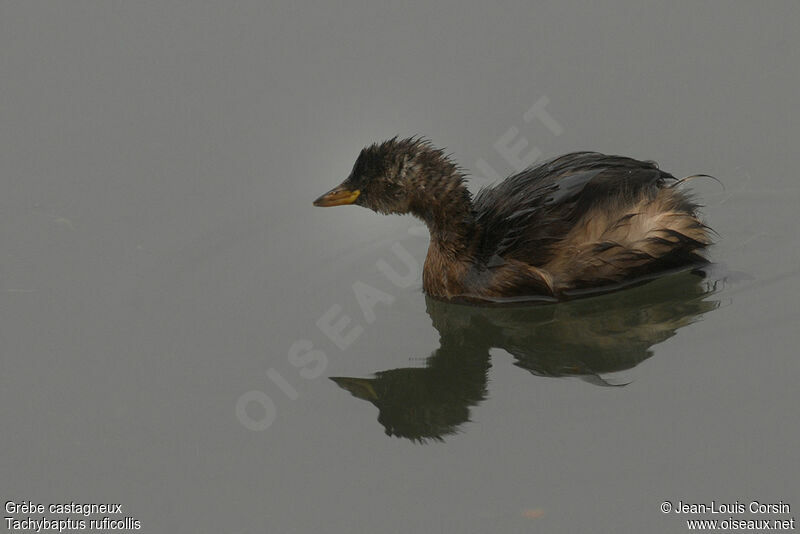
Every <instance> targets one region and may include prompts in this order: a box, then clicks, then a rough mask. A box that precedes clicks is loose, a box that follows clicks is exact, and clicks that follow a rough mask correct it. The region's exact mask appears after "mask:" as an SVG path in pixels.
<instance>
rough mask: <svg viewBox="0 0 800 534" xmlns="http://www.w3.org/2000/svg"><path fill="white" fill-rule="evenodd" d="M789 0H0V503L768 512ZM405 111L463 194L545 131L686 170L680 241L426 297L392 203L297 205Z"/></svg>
mask: <svg viewBox="0 0 800 534" xmlns="http://www.w3.org/2000/svg"><path fill="white" fill-rule="evenodd" d="M798 20H800V5H799V4H797V3H794V2H788V1H787V2H773V3H769V4H758V3H752V2H744V1H741V2H703V3H694V2H681V3H672V2H644V3H642V2H599V3H573V2H560V1H559V2H536V3H532V2H523V1H519V2H516V1H510V2H472V3H471V4H470V5H465V4H464V3H461V2H450V1H445V2H437V3H427V4H423V3H420V4H419V5H417V6H406V5H401V3H390V4H389V5H385V4H384V3H374V2H351V1H347V2H344V3H343V4H333V3H331V4H321V3H320V4H311V3H303V2H300V3H297V2H252V1H245V2H236V3H211V2H192V3H188V2H187V3H181V2H163V3H162V2H158V3H147V2H96V1H94V2H90V1H83V0H78V1H74V2H55V1H53V2H3V3H1V4H0V362H1V363H2V373H0V429H1V430H0V460H1V461H0V497H2V500H3V503H4V506H5V503H6V502H7V501H13V502H22V501H27V500H30V501H33V502H34V503H43V504H50V503H69V502H76V503H102V502H109V503H121V504H123V506H124V514H122V515H124V516H131V517H135V518H136V519H137V520H138V521H140V522H141V527H142V528H141V531H142V532H155V533H162V532H163V533H184V532H185V533H190V532H191V533H195V532H226V533H240V532H241V533H244V532H269V533H272V532H275V533H289V532H298V533H301V532H302V533H305V532H326V533H349V532H371V533H372V532H380V533H382V532H388V533H393V532H397V533H407V532H421V533H439V532H447V533H450V532H453V533H488V532H503V533H516V532H648V533H661V532H685V531H687V530H688V529H687V526H686V523H685V522H686V520H687V519H696V518H699V519H724V518H727V517H730V516H731V514H727V515H726V514H716V515H714V514H711V513H707V514H694V515H693V514H690V513H682V514H679V513H675V512H670V513H667V514H665V513H662V511H661V506H662V503H663V502H664V501H670V502H671V503H672V504H673V505H678V503H679V502H683V503H685V504H686V503H690V504H691V503H711V502H712V501H715V502H716V503H735V502H736V501H739V502H740V503H743V504H744V505H745V506H747V505H749V503H750V502H751V501H759V502H761V503H778V502H780V501H782V502H783V503H788V504H789V505H790V506H791V511H790V512H788V513H772V514H756V513H749V512H747V513H744V514H732V515H733V517H735V518H739V519H786V520H788V519H790V518H792V517H794V516H795V515H797V511H798V510H800V482H798V471H797V465H798V453H797V450H798V445H799V444H800V443H799V442H800V417H798V404H800V391H799V390H798V379H799V377H800V359H799V358H798V346H800V328H798V327H800V312H798V309H800V308H798V304H797V298H798V295H800V237H799V235H800V234H799V233H798V223H799V222H800V217H798V213H799V211H798V205H800V185H799V182H798V177H797V154H798V147H800V111H799V110H800V107H798V105H797V94H798V87H800V61H798V48H800V34H798V32H797V31H796V25H797V24H796V23H797V21H798ZM413 134H423V135H426V136H428V137H429V138H430V139H431V140H432V141H433V143H434V144H436V145H437V146H446V147H447V150H448V151H449V152H452V155H453V158H454V159H455V160H457V161H458V162H459V163H460V164H461V166H462V167H464V168H465V169H466V170H467V171H468V172H469V173H470V174H471V175H472V178H471V181H470V187H471V188H472V189H473V191H474V190H477V189H478V188H479V187H481V186H483V185H487V184H490V183H492V182H493V181H495V180H496V179H497V177H498V176H499V177H502V176H505V175H507V174H510V173H512V172H514V171H515V170H516V169H517V168H518V167H520V166H524V165H525V164H527V163H530V162H531V161H533V160H534V159H537V158H545V157H550V156H555V155H558V154H561V153H566V152H570V151H574V150H597V151H602V152H607V153H614V154H622V155H628V156H633V157H637V158H640V159H652V160H656V161H658V162H659V164H660V166H661V167H662V168H663V169H665V170H667V171H669V172H671V173H673V174H674V175H676V176H678V177H681V176H687V175H691V174H696V173H705V174H710V175H713V176H715V177H717V178H718V179H719V180H720V181H721V182H722V184H723V185H724V188H723V187H721V186H720V185H719V184H717V183H716V182H714V181H712V180H710V179H703V178H698V179H694V180H692V181H690V182H689V183H687V184H685V186H684V187H686V188H687V189H689V190H692V191H694V193H695V194H696V195H697V197H698V199H699V200H700V201H701V202H702V203H703V204H704V205H705V207H704V208H703V213H704V217H705V219H706V221H707V222H708V224H709V225H710V226H712V227H713V228H714V229H715V230H716V231H717V232H718V234H719V235H718V237H717V238H716V239H717V244H716V245H715V246H714V247H713V248H712V249H711V252H710V259H711V260H712V262H713V263H712V265H711V266H710V267H708V268H707V269H706V270H705V272H704V273H702V275H701V274H698V273H692V272H681V273H675V274H672V275H670V276H666V277H664V278H661V279H658V280H655V281H652V282H650V283H648V284H643V285H639V286H636V287H632V288H628V289H624V290H621V291H617V292H613V293H608V294H604V295H598V296H594V297H590V298H585V299H578V300H574V301H570V302H566V303H559V304H540V305H537V306H521V307H520V306H514V307H497V308H488V309H487V308H481V307H475V306H463V305H454V304H447V303H443V302H439V301H435V300H430V299H426V297H425V296H424V294H423V293H422V290H421V283H420V269H421V263H422V261H423V259H424V256H425V251H426V248H427V242H428V238H427V233H426V232H425V230H424V228H422V227H420V226H419V222H417V221H415V220H414V219H412V218H410V217H382V216H379V215H376V214H374V213H372V212H369V211H367V210H364V209H362V208H357V207H340V208H331V209H320V208H314V207H312V205H311V202H312V200H313V199H314V198H316V197H317V196H318V195H319V194H321V193H323V192H324V191H326V190H328V189H329V188H330V187H333V186H334V185H336V184H338V183H339V182H340V181H341V180H342V179H343V178H344V177H346V176H347V174H348V172H349V171H350V167H351V166H352V163H353V161H354V159H355V157H356V155H357V153H358V151H359V150H360V148H361V147H362V146H364V145H366V144H368V143H371V142H373V141H376V140H381V139H385V138H388V137H392V136H394V135H403V136H406V135H413ZM28 515H29V514H28ZM34 515H35V514H34ZM11 516H14V517H15V518H17V519H21V518H23V517H24V516H26V514H10V513H9V512H7V511H5V512H4V514H3V517H11ZM63 517H66V516H63ZM72 517H77V516H75V515H73V516H72ZM4 521H5V519H4ZM4 529H5V530H4ZM4 531H9V532H11V529H8V528H7V524H6V523H5V522H4V524H3V525H2V527H0V532H4Z"/></svg>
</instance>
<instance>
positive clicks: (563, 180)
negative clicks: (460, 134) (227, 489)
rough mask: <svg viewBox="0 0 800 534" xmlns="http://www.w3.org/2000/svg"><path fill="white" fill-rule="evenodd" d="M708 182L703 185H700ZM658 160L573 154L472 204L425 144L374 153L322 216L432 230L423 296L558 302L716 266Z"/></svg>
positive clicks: (411, 141)
mask: <svg viewBox="0 0 800 534" xmlns="http://www.w3.org/2000/svg"><path fill="white" fill-rule="evenodd" d="M697 176H701V175H697ZM685 180H686V179H682V180H678V179H676V178H675V177H674V176H672V175H671V174H669V173H667V172H665V171H663V170H661V169H659V167H658V165H657V164H656V163H655V162H653V161H640V160H637V159H633V158H629V157H623V156H613V155H605V154H601V153H598V152H573V153H569V154H565V155H562V156H559V157H556V158H554V159H551V160H549V161H545V162H543V163H541V164H538V165H533V166H531V167H529V168H526V169H524V170H522V171H521V172H518V173H516V174H513V175H512V176H509V177H508V178H506V179H505V180H503V181H501V182H500V183H498V184H497V185H494V186H488V187H484V188H482V189H481V190H480V191H478V192H477V194H475V195H474V196H473V194H472V193H471V192H470V191H469V189H468V188H467V185H466V181H467V174H466V173H465V171H464V170H463V169H462V168H461V167H459V166H458V165H457V164H456V163H455V162H454V161H453V159H452V157H451V156H450V155H449V154H447V153H445V151H444V150H443V149H440V148H436V147H435V146H434V145H433V144H432V143H431V141H430V140H428V139H427V138H424V137H409V138H402V139H401V138H398V137H394V138H392V139H389V140H387V141H383V142H380V143H374V144H372V145H370V146H367V147H365V148H364V149H363V150H361V152H360V153H359V155H358V157H357V158H356V161H355V164H354V165H353V168H352V171H351V173H350V174H349V176H348V177H347V178H346V179H345V180H344V181H343V182H342V183H341V184H340V185H338V186H336V187H334V188H333V189H331V190H330V191H328V192H327V193H325V194H323V195H322V196H320V197H319V198H317V199H316V200H315V201H314V205H315V206H322V207H329V206H340V205H357V206H362V207H366V208H369V209H371V210H373V211H375V212H377V213H381V214H411V215H413V216H415V217H417V218H418V219H420V220H421V221H422V222H423V223H424V224H425V225H426V226H427V228H428V231H429V233H430V243H429V245H428V252H427V256H426V258H425V263H424V265H423V272H422V288H423V291H424V292H425V293H426V294H428V295H430V296H431V297H434V298H438V299H441V300H448V301H465V302H478V303H481V302H484V303H491V302H496V303H502V302H517V301H520V300H526V299H537V298H543V299H551V300H561V299H568V298H572V297H574V296H580V295H583V294H585V293H587V292H588V293H591V292H593V291H604V290H605V289H604V288H612V289H613V288H618V287H620V286H625V285H627V284H630V283H634V282H636V281H637V280H642V279H647V278H652V277H654V276H657V275H658V274H659V273H662V272H667V271H674V270H676V269H683V268H688V267H691V266H696V265H699V264H703V263H707V261H708V260H707V259H706V258H705V255H704V253H705V251H706V249H707V248H708V247H709V246H710V245H711V244H712V239H711V233H712V232H713V231H712V230H711V228H710V227H709V226H707V225H706V224H705V222H703V220H702V219H701V217H700V215H699V213H698V210H699V208H700V206H699V205H698V204H697V203H696V202H695V201H694V200H693V198H692V197H691V195H689V194H687V193H686V192H684V191H683V190H681V189H679V188H678V186H679V185H681V184H682V183H684V181H685Z"/></svg>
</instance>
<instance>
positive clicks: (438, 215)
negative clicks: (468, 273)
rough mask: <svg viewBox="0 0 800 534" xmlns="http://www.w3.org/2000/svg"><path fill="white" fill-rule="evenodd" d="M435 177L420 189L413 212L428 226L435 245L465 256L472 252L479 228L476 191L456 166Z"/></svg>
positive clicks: (449, 255)
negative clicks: (470, 247) (475, 205)
mask: <svg viewBox="0 0 800 534" xmlns="http://www.w3.org/2000/svg"><path fill="white" fill-rule="evenodd" d="M435 178H436V179H433V180H429V181H428V182H427V183H426V184H425V185H424V187H421V188H420V189H419V195H418V196H417V198H415V199H413V200H412V202H411V213H412V214H413V215H414V216H416V217H417V218H419V219H421V220H422V221H423V222H424V223H425V225H426V226H427V227H428V231H429V232H430V234H431V246H432V247H434V246H435V247H437V248H439V249H440V252H441V254H443V255H444V256H445V258H446V259H452V260H453V261H455V260H456V259H458V258H461V259H463V258H464V257H465V256H466V255H469V250H468V248H469V246H470V238H471V236H472V235H473V233H474V228H475V217H474V214H473V210H472V195H470V193H469V190H468V189H467V188H466V186H465V185H464V177H463V176H462V175H461V174H460V173H458V172H456V171H455V170H453V171H452V172H451V173H448V174H444V175H440V176H438V177H435Z"/></svg>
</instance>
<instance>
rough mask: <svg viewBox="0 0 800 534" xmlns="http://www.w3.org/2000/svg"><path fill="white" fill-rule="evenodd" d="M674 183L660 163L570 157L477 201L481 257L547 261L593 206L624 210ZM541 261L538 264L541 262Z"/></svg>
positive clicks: (487, 192)
mask: <svg viewBox="0 0 800 534" xmlns="http://www.w3.org/2000/svg"><path fill="white" fill-rule="evenodd" d="M665 180H674V177H672V176H671V175H670V174H668V173H665V172H663V171H661V170H659V169H658V167H657V166H656V164H655V163H653V162H649V161H639V160H635V159H631V158H625V157H621V156H607V155H604V154H598V153H596V152H576V153H572V154H566V155H564V156H561V157H558V158H556V159H554V160H551V161H548V162H545V163H543V164H541V165H539V166H536V167H531V168H528V169H526V170H524V171H522V172H520V173H518V174H515V175H513V176H510V177H509V178H507V179H505V180H504V181H503V182H501V183H500V184H498V185H497V186H494V187H490V188H484V189H482V190H481V191H480V192H479V193H478V194H477V196H476V197H475V201H474V208H475V215H476V219H477V222H478V225H479V227H480V228H481V229H482V233H481V237H480V243H479V247H478V249H479V254H481V255H482V256H484V257H485V258H492V257H493V256H500V257H510V258H520V259H525V260H530V259H531V258H539V259H541V260H542V262H544V261H546V260H547V258H548V257H549V255H550V252H549V250H550V248H551V247H553V246H554V245H555V244H556V243H557V242H558V241H560V240H561V239H562V238H563V237H564V236H565V235H566V234H567V233H568V232H569V230H570V228H571V227H572V226H573V225H574V224H575V223H576V222H577V221H578V220H579V219H580V217H581V216H582V215H583V214H585V213H586V212H587V211H588V210H589V209H590V208H596V207H598V206H599V205H604V204H607V205H608V206H609V207H613V206H615V205H617V206H618V207H621V208H624V207H625V203H626V202H633V201H634V200H635V199H636V198H640V196H641V195H642V194H643V193H644V192H652V193H655V192H656V191H657V190H658V189H659V188H660V187H662V186H663V185H664V182H665ZM537 263H538V262H537Z"/></svg>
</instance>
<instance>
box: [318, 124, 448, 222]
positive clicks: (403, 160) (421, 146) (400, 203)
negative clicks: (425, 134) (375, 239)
mask: <svg viewBox="0 0 800 534" xmlns="http://www.w3.org/2000/svg"><path fill="white" fill-rule="evenodd" d="M455 171H456V168H455V166H454V165H453V164H452V163H450V161H449V160H448V159H447V157H446V156H445V155H444V154H443V153H442V151H440V150H437V149H435V148H433V147H432V146H431V145H430V143H429V142H428V141H426V140H424V139H420V138H408V139H397V138H394V139H390V140H388V141H384V142H383V143H376V144H374V145H371V146H368V147H366V148H364V149H363V150H362V151H361V153H360V154H359V155H358V158H357V159H356V162H355V165H353V170H352V172H351V173H350V176H348V177H347V179H345V181H344V182H342V183H341V184H339V185H338V186H336V187H334V188H333V189H331V190H330V191H328V192H327V193H325V194H324V195H322V196H321V197H319V198H318V199H316V200H315V201H314V205H315V206H342V205H346V204H356V205H358V206H364V207H365V208H369V209H371V210H373V211H376V212H378V213H384V214H388V213H409V212H410V211H413V206H414V204H415V203H418V201H419V200H420V199H421V198H423V197H424V196H425V195H426V192H427V194H431V192H430V191H428V190H429V189H430V187H429V185H430V183H431V181H432V180H437V179H439V178H441V177H443V176H445V175H447V174H452V173H454V172H455Z"/></svg>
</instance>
